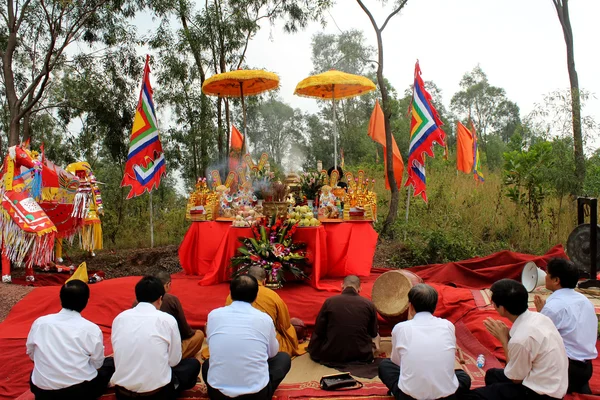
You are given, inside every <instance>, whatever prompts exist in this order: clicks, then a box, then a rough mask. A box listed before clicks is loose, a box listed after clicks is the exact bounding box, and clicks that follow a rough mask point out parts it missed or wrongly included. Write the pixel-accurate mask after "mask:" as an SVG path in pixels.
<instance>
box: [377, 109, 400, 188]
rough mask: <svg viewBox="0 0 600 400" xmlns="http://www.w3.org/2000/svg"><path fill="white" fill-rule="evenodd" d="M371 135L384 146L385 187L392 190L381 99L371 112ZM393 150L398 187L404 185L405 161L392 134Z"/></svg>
mask: <svg viewBox="0 0 600 400" xmlns="http://www.w3.org/2000/svg"><path fill="white" fill-rule="evenodd" d="M369 137H370V138H371V139H373V140H374V141H375V142H377V143H379V144H380V145H382V146H383V163H384V166H385V167H384V168H385V188H386V189H387V190H390V188H391V186H390V182H389V180H388V176H387V157H386V147H385V121H384V116H383V110H382V109H381V106H380V105H379V101H377V102H376V103H375V108H374V109H373V113H372V114H371V120H370V121H369ZM392 151H393V156H394V158H393V160H394V178H396V186H397V187H398V189H400V187H401V186H402V174H403V173H404V161H402V156H401V155H400V150H398V145H397V144H396V139H394V137H393V136H392Z"/></svg>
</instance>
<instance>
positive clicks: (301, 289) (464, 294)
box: [0, 247, 600, 400]
mask: <svg viewBox="0 0 600 400" xmlns="http://www.w3.org/2000/svg"><path fill="white" fill-rule="evenodd" d="M560 255H563V256H564V252H563V250H562V247H555V248H554V249H552V250H551V251H550V252H548V254H546V255H545V256H543V257H536V256H530V255H524V254H515V253H507V252H501V253H497V254H495V255H492V256H489V257H484V258H482V259H479V260H480V261H481V260H483V261H481V264H478V263H477V260H469V261H465V262H459V263H449V264H442V265H435V266H431V267H429V268H426V267H416V268H414V269H412V270H413V271H417V272H418V273H419V274H420V275H421V276H422V277H424V279H425V281H426V282H428V283H432V284H433V286H435V287H436V289H437V290H438V291H439V302H438V308H437V311H436V315H438V316H440V317H444V318H447V319H449V320H450V321H452V322H453V323H455V324H457V325H461V324H462V325H464V326H466V327H467V328H468V331H469V332H470V333H471V335H467V334H465V335H462V334H461V335H460V337H457V340H459V342H460V345H461V347H464V349H466V350H467V352H469V355H470V356H473V355H475V353H478V352H479V351H481V350H478V349H481V346H483V347H484V348H486V349H487V350H488V351H489V352H490V353H489V354H490V355H489V356H488V357H487V359H488V360H489V361H490V362H489V364H488V365H486V368H487V367H489V366H491V365H495V364H494V362H493V361H495V360H494V359H493V356H492V354H493V355H495V356H496V357H498V358H503V354H502V352H501V350H500V351H499V344H498V343H497V342H496V340H495V339H493V338H492V337H491V335H489V334H488V333H487V332H486V331H485V329H484V328H483V325H482V321H483V319H485V318H486V317H487V316H492V317H494V318H497V314H496V312H495V311H494V310H490V309H489V308H488V307H486V308H485V309H484V308H480V307H478V306H477V304H476V302H475V299H474V297H473V292H472V290H470V289H468V288H464V287H463V288H454V287H451V286H447V285H444V284H443V283H444V282H454V283H455V284H456V285H459V286H465V287H466V286H468V285H469V284H472V285H473V286H474V287H475V288H481V287H489V286H490V285H491V284H492V283H493V282H494V281H496V280H497V279H500V278H504V277H507V276H509V277H516V276H518V275H519V274H520V269H521V268H522V266H523V265H524V264H525V263H526V262H527V261H530V260H532V259H535V260H536V262H537V263H538V265H545V262H546V261H547V260H548V258H549V257H552V256H560ZM502 263H505V264H502ZM465 266H466V267H465ZM461 268H464V271H463V270H461ZM444 271H445V272H444ZM457 271H460V272H457ZM383 272H385V270H381V269H374V270H372V271H371V275H369V276H368V277H365V278H363V279H362V282H363V285H362V289H363V290H362V292H361V294H363V295H365V296H367V297H370V295H371V290H372V288H373V283H374V282H375V280H376V279H377V278H378V277H379V276H380V275H381V274H382V273H383ZM463 274H464V276H463ZM138 280H139V277H127V278H119V279H111V280H106V281H103V282H100V283H97V284H94V285H91V286H90V291H91V297H90V301H89V304H88V307H87V308H86V309H85V310H84V312H83V316H84V317H85V318H88V319H90V320H91V321H93V322H94V323H96V324H98V325H99V326H100V328H101V329H102V331H103V332H104V337H105V345H107V349H106V352H107V354H110V353H112V349H111V347H110V327H111V325H112V321H113V319H114V318H115V317H116V316H117V315H118V314H119V313H120V312H121V311H123V310H125V309H127V308H129V307H130V306H131V304H132V302H133V300H134V291H133V288H134V286H135V284H136V283H137V281H138ZM197 282H198V277H197V276H189V275H185V274H183V273H182V274H177V275H174V276H173V285H172V287H173V291H172V293H173V294H175V295H177V296H178V297H179V298H180V299H181V302H182V303H183V307H184V310H185V313H186V316H187V318H188V320H189V322H190V324H191V325H192V327H194V328H201V327H202V328H203V327H204V325H205V323H206V317H207V315H208V313H209V312H210V311H211V310H213V309H214V308H217V307H221V306H223V305H224V304H225V299H226V297H227V294H228V292H229V285H228V284H226V283H222V284H218V285H212V286H202V287H200V286H198V284H197ZM438 282H441V283H438ZM321 283H322V284H325V285H329V286H331V287H338V288H339V287H340V284H341V279H339V278H338V279H324V280H322V281H321ZM59 289H60V288H59V287H58V286H49V287H41V288H36V289H35V290H33V291H32V292H31V293H30V294H28V295H27V296H26V297H25V298H24V299H23V300H22V301H21V302H19V303H18V304H17V305H16V306H15V307H14V308H13V310H12V311H11V313H10V314H9V316H8V318H7V319H6V320H5V321H4V322H3V323H2V324H0V378H2V379H0V399H14V398H16V397H18V396H20V395H21V394H22V393H23V392H25V391H26V390H27V389H28V380H29V374H30V373H31V369H32V366H33V364H32V362H31V361H30V360H29V358H28V357H27V355H26V354H25V340H26V337H27V334H28V332H29V329H30V327H31V324H32V323H33V321H34V320H35V319H36V318H38V317H39V316H42V315H45V314H49V313H54V312H57V311H58V310H59V309H60V302H59V298H58V293H59ZM278 294H279V295H280V296H281V297H282V298H283V300H284V301H285V302H286V303H287V305H288V307H289V309H290V314H291V315H292V316H293V317H298V318H301V319H302V320H303V321H304V322H305V323H306V325H307V326H308V327H312V326H314V322H315V318H316V316H317V313H318V312H319V309H320V307H321V305H322V303H323V301H324V300H325V299H326V298H328V297H330V296H332V295H334V294H336V293H331V292H326V291H319V290H316V289H314V288H312V287H310V286H309V285H307V284H304V283H301V282H289V283H286V284H285V286H284V288H283V289H282V290H280V291H278ZM380 322H381V333H382V334H383V335H389V332H390V330H391V326H389V325H388V324H386V323H385V321H383V320H381V321H380ZM457 331H459V330H458V329H457ZM457 336H459V335H458V334H457ZM591 387H592V390H593V391H594V392H595V393H600V365H599V364H598V363H597V362H594V377H593V378H592V382H591ZM366 394H367V393H362V392H361V393H360V395H366ZM357 395H359V394H358V393H357ZM577 398H578V399H581V400H584V399H586V398H594V397H583V396H579V397H577Z"/></svg>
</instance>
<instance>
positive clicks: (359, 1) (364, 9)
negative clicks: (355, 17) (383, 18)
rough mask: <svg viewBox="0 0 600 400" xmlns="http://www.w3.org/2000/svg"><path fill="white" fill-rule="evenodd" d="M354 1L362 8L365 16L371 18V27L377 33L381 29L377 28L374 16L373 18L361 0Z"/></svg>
mask: <svg viewBox="0 0 600 400" xmlns="http://www.w3.org/2000/svg"><path fill="white" fill-rule="evenodd" d="M356 2H357V3H358V5H359V6H360V8H362V9H363V11H364V12H365V14H367V17H369V19H370V20H371V24H373V28H375V31H377V32H378V33H381V31H380V30H379V27H378V26H377V22H376V21H375V18H373V14H371V11H369V9H368V8H367V7H365V5H364V4H363V2H362V1H361V0H356Z"/></svg>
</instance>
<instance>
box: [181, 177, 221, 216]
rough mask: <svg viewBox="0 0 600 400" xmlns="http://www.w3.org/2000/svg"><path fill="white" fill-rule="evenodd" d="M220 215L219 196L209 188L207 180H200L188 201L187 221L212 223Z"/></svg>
mask: <svg viewBox="0 0 600 400" xmlns="http://www.w3.org/2000/svg"><path fill="white" fill-rule="evenodd" d="M219 181H220V179H219ZM218 213H219V195H218V194H217V192H215V191H212V190H210V189H209V188H208V185H207V184H206V178H198V180H197V182H196V187H195V189H194V191H193V192H192V193H191V194H190V197H189V199H188V203H187V207H186V213H185V217H186V219H188V220H190V221H212V220H214V219H215V218H216V217H217V216H218Z"/></svg>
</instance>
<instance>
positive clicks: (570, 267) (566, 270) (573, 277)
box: [547, 258, 579, 289]
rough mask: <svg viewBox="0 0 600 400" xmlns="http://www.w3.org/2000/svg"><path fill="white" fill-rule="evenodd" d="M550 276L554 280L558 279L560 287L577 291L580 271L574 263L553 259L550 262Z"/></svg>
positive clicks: (562, 259)
mask: <svg viewBox="0 0 600 400" xmlns="http://www.w3.org/2000/svg"><path fill="white" fill-rule="evenodd" d="M547 270H548V274H549V275H550V276H551V277H552V278H558V280H559V281H560V286H561V287H563V288H568V289H575V287H576V286H577V282H578V281H579V270H578V269H577V267H576V266H575V264H574V263H573V261H570V260H567V259H565V258H553V259H552V260H550V261H549V262H548V267H547Z"/></svg>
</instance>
